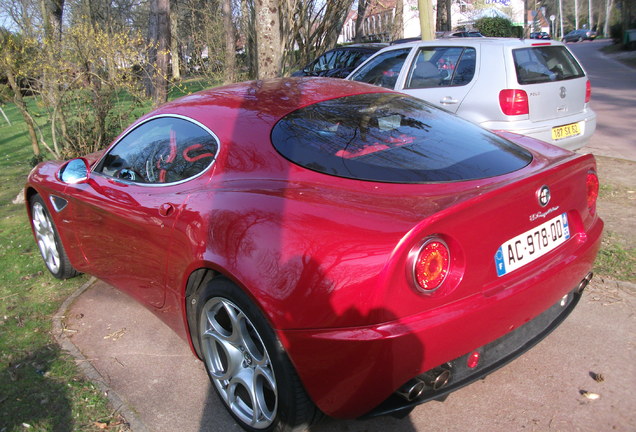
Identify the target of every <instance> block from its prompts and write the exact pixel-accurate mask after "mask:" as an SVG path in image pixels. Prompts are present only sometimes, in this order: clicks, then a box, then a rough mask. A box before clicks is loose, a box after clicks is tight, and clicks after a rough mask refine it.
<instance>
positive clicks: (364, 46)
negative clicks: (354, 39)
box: [327, 42, 389, 52]
mask: <svg viewBox="0 0 636 432" xmlns="http://www.w3.org/2000/svg"><path fill="white" fill-rule="evenodd" d="M388 46H389V44H388V43H380V42H377V43H361V44H351V45H343V46H340V47H336V48H333V49H330V50H329V51H327V52H330V51H343V50H359V51H364V50H369V51H378V50H381V49H382V48H386V47H388Z"/></svg>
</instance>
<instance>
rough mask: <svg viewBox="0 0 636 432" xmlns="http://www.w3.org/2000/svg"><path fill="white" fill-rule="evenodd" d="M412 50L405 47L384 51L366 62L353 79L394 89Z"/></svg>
mask: <svg viewBox="0 0 636 432" xmlns="http://www.w3.org/2000/svg"><path fill="white" fill-rule="evenodd" d="M410 51H411V48H403V49H396V50H390V51H386V52H383V53H382V54H379V55H377V56H376V57H374V58H373V59H371V60H370V61H369V62H368V63H367V64H365V65H364V66H363V67H362V68H361V69H360V70H358V72H356V74H355V75H353V76H352V77H351V79H352V80H353V81H362V82H365V83H369V84H374V85H378V86H381V87H386V88H390V89H392V88H394V87H395V83H396V82H397V79H398V76H399V75H400V71H401V70H402V66H404V61H405V60H406V58H407V57H408V55H409V52H410Z"/></svg>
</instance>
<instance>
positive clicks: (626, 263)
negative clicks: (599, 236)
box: [595, 156, 636, 282]
mask: <svg viewBox="0 0 636 432" xmlns="http://www.w3.org/2000/svg"><path fill="white" fill-rule="evenodd" d="M596 161H597V166H598V175H599V181H600V183H601V188H600V193H599V200H598V212H599V214H600V216H601V218H602V219H603V221H604V222H605V232H604V233H603V245H602V249H601V252H600V253H599V257H598V258H597V260H596V269H595V271H596V272H597V273H600V274H604V275H605V276H608V277H610V278H614V279H618V280H625V281H630V282H636V217H634V216H635V215H636V162H633V161H628V160H624V159H615V158H608V157H604V156H596Z"/></svg>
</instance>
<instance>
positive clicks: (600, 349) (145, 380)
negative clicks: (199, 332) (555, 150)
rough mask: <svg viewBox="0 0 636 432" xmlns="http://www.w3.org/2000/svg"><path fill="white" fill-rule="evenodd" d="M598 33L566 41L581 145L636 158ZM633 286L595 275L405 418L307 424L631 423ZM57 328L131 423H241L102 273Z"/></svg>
mask: <svg viewBox="0 0 636 432" xmlns="http://www.w3.org/2000/svg"><path fill="white" fill-rule="evenodd" d="M601 44H602V42H595V43H587V44H568V46H569V47H570V48H571V49H572V50H573V51H574V52H575V54H576V55H577V56H578V57H579V58H580V59H581V61H582V63H583V64H584V67H585V68H586V70H587V71H588V73H589V75H590V78H591V81H592V88H593V96H592V107H593V108H594V109H595V110H596V112H597V114H598V123H599V124H598V128H597V132H596V134H595V135H594V136H593V138H592V141H591V142H590V145H589V146H588V147H586V148H584V149H583V151H584V152H592V153H594V154H599V155H604V156H610V157H619V158H623V159H628V160H636V144H635V141H634V139H633V137H634V136H636V122H634V120H633V118H634V114H635V113H636V109H635V108H636V70H633V69H629V68H626V67H625V66H623V65H622V64H620V63H615V61H614V60H612V59H609V58H606V57H604V56H602V54H600V53H599V52H598V47H599V46H600V45H601ZM635 293H636V287H635V286H634V285H633V284H627V283H617V282H613V281H603V280H601V279H598V278H597V279H595V280H593V281H592V283H591V284H590V286H589V287H588V289H587V290H586V291H585V293H584V296H583V298H582V300H581V302H580V304H579V305H578V306H577V308H576V309H575V310H574V312H573V313H572V315H570V317H568V319H566V321H565V322H564V323H563V324H562V325H561V326H560V327H559V328H557V329H556V330H555V331H554V332H553V333H552V334H551V335H550V336H548V337H547V338H546V339H545V340H544V341H542V342H541V343H540V344H538V345H537V346H536V347H534V348H533V349H532V350H530V351H529V352H528V353H526V354H524V355H523V356H521V357H520V358H518V359H516V360H515V361H513V362H512V363H510V364H509V365H507V366H506V367H504V368H502V369H500V370H498V371H497V372H495V373H493V374H491V375H489V376H488V377H487V378H486V379H485V380H482V381H478V382H476V383H473V384H472V385H470V386H468V387H465V388H463V389H461V390H459V391H457V392H455V393H453V394H451V395H450V396H449V398H448V399H447V400H446V401H445V402H430V403H427V404H424V405H421V406H419V407H417V408H416V409H415V410H414V411H413V412H412V413H411V414H410V415H409V416H408V417H406V418H404V419H395V418H392V417H383V418H376V419H371V420H364V421H360V420H346V421H343V420H334V419H326V420H324V421H323V422H321V423H320V424H318V425H316V426H314V427H312V429H311V431H312V432H327V431H347V432H358V431H360V432H361V431H369V432H374V431H405V432H409V431H429V432H430V431H449V432H452V431H466V430H471V431H473V432H479V431H488V432H493V431H495V432H496V431H518V430H528V431H549V430H557V431H609V430H614V431H634V430H636V414H634V412H635V408H636V394H635V393H634V391H633V383H635V382H636V366H635V365H636V356H635V355H634V345H635V344H636V339H635V335H636V322H635V321H636V314H635V311H636V309H635V307H636V298H635ZM55 329H56V330H55V333H56V337H57V338H58V340H59V341H60V343H61V345H62V346H63V348H64V349H66V350H67V351H69V352H70V353H71V354H72V355H74V356H75V358H76V359H77V363H78V365H79V366H80V367H81V368H82V369H83V371H84V373H85V374H87V376H88V377H89V379H91V381H93V382H94V383H95V384H97V385H98V386H100V388H101V389H102V391H103V392H104V393H106V394H107V395H108V397H109V398H110V399H111V402H112V404H113V406H114V408H115V409H117V410H119V412H120V413H121V414H122V415H123V417H124V418H125V419H126V420H127V421H128V422H129V423H130V426H131V429H132V430H133V431H134V432H142V431H153V432H154V431H156V432H161V431H170V432H172V431H182V432H188V431H224V432H231V431H240V430H242V429H240V427H239V426H238V425H237V424H236V423H235V422H234V421H233V419H232V418H231V417H230V416H229V415H228V414H227V413H226V411H225V408H224V407H223V405H222V402H221V401H220V400H219V399H218V398H217V396H216V394H215V393H214V390H213V389H212V387H211V385H210V382H209V380H208V377H207V375H206V373H205V370H204V367H203V364H202V363H201V362H200V361H198V360H197V359H196V358H195V356H194V355H193V354H192V352H191V351H190V348H189V346H188V345H187V343H186V342H185V341H183V340H182V339H180V338H179V337H178V336H176V335H175V334H174V333H173V332H172V331H171V330H170V329H169V328H168V327H167V326H165V325H164V324H163V323H162V322H161V321H160V320H159V319H158V318H157V317H156V316H155V315H153V314H152V313H151V312H150V311H148V310H146V309H145V308H144V307H142V306H141V305H139V304H138V303H137V302H135V301H134V300H133V299H131V298H130V297H128V296H127V295H125V294H123V293H121V292H119V291H117V290H115V289H114V288H112V287H110V286H109V285H107V284H105V283H104V282H101V281H99V280H95V279H92V280H91V281H90V282H88V283H87V284H85V285H84V286H82V287H81V288H79V289H78V291H77V292H76V293H75V294H74V295H73V296H72V297H71V298H69V299H68V300H67V301H66V302H65V303H64V305H63V306H62V308H61V310H60V311H59V313H58V314H57V316H56V317H55ZM352 361H360V360H354V359H352ZM597 374H602V376H603V377H604V379H603V380H602V382H597V381H596V380H594V379H593V376H595V375H597ZM590 395H596V396H598V398H589V396H590Z"/></svg>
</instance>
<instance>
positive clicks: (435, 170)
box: [272, 93, 532, 183]
mask: <svg viewBox="0 0 636 432" xmlns="http://www.w3.org/2000/svg"><path fill="white" fill-rule="evenodd" d="M272 142H273V144H274V147H276V149H277V150H278V151H279V152H280V153H281V154H282V155H283V156H285V157H286V158H287V159H289V160H290V161H292V162H294V163H296V164H298V165H300V166H303V167H305V168H309V169H312V170H314V171H319V172H322V173H325V174H330V175H334V176H338V177H346V178H352V179H358V180H370V181H379V182H391V183H428V182H449V181H462V180H473V179H480V178H486V177H493V176H498V175H502V174H506V173H509V172H512V171H516V170H518V169H520V168H522V167H524V166H526V165H527V164H528V163H529V162H530V161H531V160H532V156H531V155H530V154H529V153H528V152H527V151H526V150H524V149H522V148H521V147H519V146H517V145H515V144H513V143H511V142H510V141H507V140H505V139H503V138H500V137H498V136H496V135H494V134H492V133H490V132H488V131H486V130H484V129H482V128H480V127H478V126H476V125H473V124H472V123H469V122H467V121H465V120H462V119H460V118H459V117H456V116H453V115H451V114H448V113H447V112H445V111H442V110H440V109H438V108H435V107H433V106H431V105H429V104H427V103H426V102H424V101H421V100H419V99H415V98H413V97H410V96H406V95H399V94H394V93H373V94H362V95H355V96H347V97H343V98H339V99H333V100H328V101H324V102H320V103H317V104H314V105H309V106H307V107H304V108H301V109H299V110H297V111H294V112H292V113H290V114H288V115H287V116H285V117H284V118H283V119H281V120H280V121H279V122H278V123H277V124H276V126H275V127H274V129H273V131H272Z"/></svg>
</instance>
